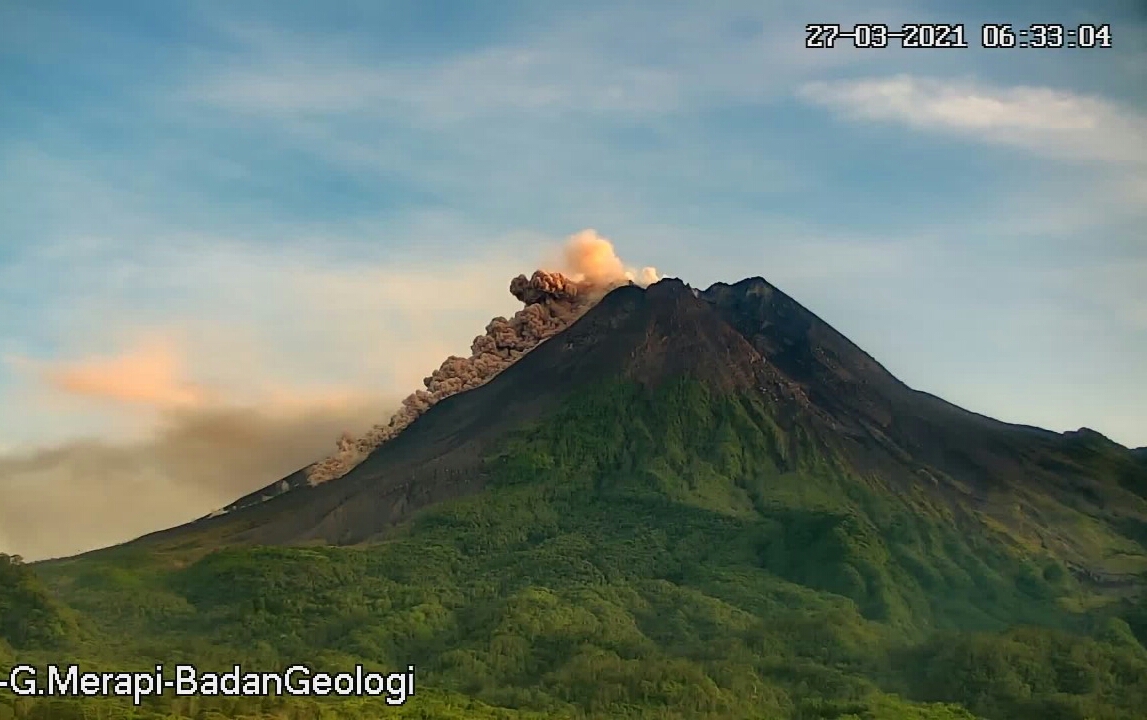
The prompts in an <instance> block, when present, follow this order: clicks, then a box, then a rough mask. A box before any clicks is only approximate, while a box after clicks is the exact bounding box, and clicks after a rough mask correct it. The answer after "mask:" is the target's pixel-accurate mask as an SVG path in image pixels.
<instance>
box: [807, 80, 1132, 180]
mask: <svg viewBox="0 0 1147 720" xmlns="http://www.w3.org/2000/svg"><path fill="white" fill-rule="evenodd" d="M798 94H799V96H800V97H801V98H803V99H804V100H806V101H808V102H812V103H815V104H817V105H822V106H825V107H828V108H830V109H832V110H835V111H837V112H839V113H840V114H841V115H843V116H845V117H847V118H851V119H858V120H869V121H878V122H895V123H901V124H904V125H907V126H908V127H910V128H913V129H918V130H932V131H939V132H949V133H954V134H958V135H961V136H964V137H967V138H971V139H975V140H982V141H986V142H992V143H1000V144H1006V145H1013V146H1017V147H1022V148H1025V149H1027V150H1031V151H1034V152H1038V153H1040V154H1043V155H1047V156H1051V157H1057V158H1065V159H1076V160H1089V161H1101V162H1106V163H1113V164H1129V165H1139V166H1141V165H1144V164H1147V115H1144V114H1142V113H1139V112H1137V111H1135V110H1133V109H1130V108H1124V107H1120V106H1118V105H1117V104H1115V103H1113V102H1110V101H1107V100H1104V99H1102V98H1098V97H1092V96H1088V95H1082V94H1078V93H1074V92H1070V91H1064V90H1055V89H1051V88H1046V87H1028V86H1015V87H996V86H992V85H988V84H985V83H981V82H978V81H974V80H946V79H945V80H941V79H932V78H921V77H915V76H913V75H897V76H894V77H886V78H876V79H863V80H845V81H829V82H824V81H822V82H812V83H808V84H805V85H803V86H802V87H801V88H800V90H799V93H798Z"/></svg>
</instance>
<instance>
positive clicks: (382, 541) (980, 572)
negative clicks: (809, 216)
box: [0, 278, 1147, 720]
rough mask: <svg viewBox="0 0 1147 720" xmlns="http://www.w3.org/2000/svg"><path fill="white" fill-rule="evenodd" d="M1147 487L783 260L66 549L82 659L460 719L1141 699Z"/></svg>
mask: <svg viewBox="0 0 1147 720" xmlns="http://www.w3.org/2000/svg"><path fill="white" fill-rule="evenodd" d="M1145 488H1147V468H1144V466H1143V464H1142V460H1141V458H1140V457H1137V455H1136V453H1133V452H1132V451H1129V450H1127V449H1126V448H1123V447H1121V446H1119V445H1117V444H1115V443H1113V442H1111V441H1109V440H1107V439H1106V438H1104V437H1102V436H1101V435H1099V434H1098V433H1095V432H1093V431H1089V430H1080V431H1077V432H1073V433H1065V434H1057V433H1053V432H1049V431H1046V430H1040V429H1036V428H1028V427H1021V426H1015V425H1009V424H1005V423H1000V422H998V421H995V420H992V419H990V418H986V417H983V416H980V415H976V414H974V413H971V412H968V411H965V410H963V409H960V408H958V407H955V406H953V405H951V404H948V403H946V402H944V401H942V400H940V399H938V398H935V397H933V396H930V395H927V394H925V393H920V392H918V391H915V390H912V389H911V388H908V387H907V386H905V385H904V384H903V383H900V382H899V381H898V380H896V378H894V377H893V376H892V375H891V374H889V373H888V372H887V371H886V370H885V369H884V368H882V367H881V366H880V365H879V364H878V363H877V362H876V361H875V360H873V359H872V358H871V357H869V356H868V355H866V354H865V353H864V352H863V351H861V350H860V349H859V348H857V347H856V346H855V345H853V344H852V343H851V342H849V341H848V340H847V339H846V338H845V337H844V336H843V335H841V334H840V333H838V332H836V331H835V330H833V329H832V328H831V327H830V326H828V325H827V324H826V323H824V322H823V321H821V320H819V319H818V318H816V317H815V316H814V315H813V314H812V313H810V312H809V311H807V310H806V309H804V308H803V307H801V306H800V305H799V304H797V303H796V302H795V301H793V300H792V299H791V298H788V297H787V296H785V295H784V294H783V293H781V292H780V291H779V290H777V289H776V288H773V287H772V286H770V285H768V283H766V282H765V281H763V280H761V279H759V278H757V279H750V280H746V281H743V282H741V283H737V284H735V285H715V286H713V287H712V288H709V289H708V290H706V291H704V292H698V291H695V290H693V289H691V288H689V287H688V286H686V285H684V284H682V283H681V282H679V281H662V282H660V283H657V284H655V285H652V286H650V287H649V288H648V289H647V290H642V289H640V288H637V287H623V288H620V289H618V290H616V291H614V292H612V293H610V294H609V295H607V296H606V297H605V298H604V299H603V300H602V301H601V302H600V303H599V304H598V305H597V306H596V307H594V308H593V309H592V310H590V311H589V312H588V313H586V314H585V315H584V316H583V317H582V318H581V319H580V320H578V321H577V322H576V323H574V324H573V325H572V326H570V327H569V328H568V329H567V330H565V331H564V332H562V333H560V334H558V335H556V336H554V337H553V338H551V339H550V340H548V341H546V342H545V343H543V344H542V345H540V346H538V347H537V348H536V349H535V350H533V351H532V352H530V353H528V354H527V355H525V356H524V357H523V358H522V359H521V360H519V361H518V362H517V363H516V364H514V365H512V366H511V367H509V368H508V369H507V370H505V371H504V372H502V373H501V374H499V375H498V376H496V377H495V378H494V379H493V380H491V381H490V382H488V383H487V384H485V385H483V386H481V387H479V388H477V389H475V390H472V391H469V392H466V393H462V394H459V395H456V396H453V397H450V398H448V399H446V400H443V401H442V402H440V403H438V404H437V405H435V406H434V407H432V408H431V409H430V410H429V411H427V412H426V413H425V414H424V415H422V416H421V417H419V418H418V419H417V420H416V421H414V422H413V424H411V425H410V426H409V427H408V428H407V429H406V430H404V431H403V432H402V433H401V434H400V435H398V436H397V437H396V438H395V439H393V440H391V441H390V442H388V443H386V444H385V445H383V446H381V447H380V448H379V449H378V450H376V451H375V452H374V453H373V454H371V455H370V457H368V458H367V459H366V460H365V461H364V462H363V463H362V464H360V465H359V466H357V467H356V468H355V469H354V470H352V471H351V472H350V473H348V474H346V475H344V476H342V477H340V478H337V479H335V480H331V481H329V482H327V483H324V484H320V485H317V486H314V487H311V486H309V485H307V484H305V483H301V484H299V486H298V488H297V489H294V490H290V491H288V492H285V493H283V494H280V495H277V496H274V497H271V498H270V499H269V500H266V501H262V497H263V495H264V494H270V493H271V490H268V491H267V492H266V493H256V494H254V495H253V496H251V497H250V498H248V499H246V500H243V501H240V502H237V503H236V504H235V505H234V506H233V507H234V509H233V510H232V511H230V512H228V513H226V514H223V515H220V516H217V517H211V518H207V519H204V520H201V521H197V522H195V523H191V524H189V525H186V526H183V527H180V528H175V529H172V530H170V531H166V532H163V533H157V534H155V535H152V536H149V537H147V538H143V539H141V541H139V542H136V543H133V544H129V545H127V546H123V547H119V548H113V549H110V550H107V551H103V552H97V553H92V554H89V555H88V556H84V557H80V558H74V559H69V560H62V561H56V562H52V563H47V564H42V565H38V566H37V571H38V572H39V573H40V575H41V577H42V578H43V580H44V581H45V582H46V583H47V587H48V588H49V589H50V591H51V594H52V599H53V601H54V602H58V603H66V605H67V607H68V608H69V611H74V612H75V613H78V614H79V616H80V617H81V618H82V619H83V621H84V623H85V625H84V626H85V628H89V629H90V632H91V633H93V637H95V638H96V639H95V640H84V639H82V638H78V637H77V638H75V639H74V642H73V645H72V647H71V649H70V652H71V653H72V655H73V656H76V655H79V656H83V657H89V658H98V659H99V661H100V662H102V663H104V664H105V665H106V666H109V667H117V666H122V665H124V664H125V663H135V664H139V665H141V666H143V667H147V666H149V664H150V663H153V662H155V661H158V660H159V659H163V658H170V657H180V658H185V659H189V660H193V661H195V662H196V663H199V664H200V665H201V666H212V665H220V666H224V667H230V665H231V664H232V663H234V662H243V663H245V664H248V665H251V666H253V667H256V666H257V667H261V668H263V667H280V666H284V665H286V664H289V663H292V662H303V661H305V662H308V663H312V664H317V665H320V666H327V667H348V666H350V665H352V664H353V663H356V662H365V663H367V664H369V665H371V666H378V667H384V668H393V667H405V666H406V664H407V663H414V664H415V665H417V667H418V668H419V671H420V673H422V677H423V679H422V680H420V683H422V685H421V687H424V688H427V692H428V693H432V694H433V696H432V699H428V700H425V702H426V703H427V705H425V706H422V707H423V708H424V709H425V712H426V713H427V714H430V716H449V715H448V713H449V712H454V713H456V716H466V711H465V710H459V708H463V707H466V703H480V705H474V706H473V707H475V708H478V709H476V710H475V711H474V712H475V714H477V713H479V712H481V713H486V712H490V713H495V712H497V713H503V714H502V715H501V716H503V717H520V716H526V715H528V714H530V713H540V714H543V715H545V716H548V717H579V718H584V717H634V718H637V717H642V718H704V717H711V718H786V719H791V720H805V719H806V718H814V717H815V718H860V717H863V718H872V719H883V718H886V719H887V720H893V719H899V718H936V719H938V718H948V719H953V718H961V719H962V720H969V719H971V718H974V717H982V718H991V719H992V720H997V719H998V720H1004V719H1007V720H1011V719H1013V718H1021V719H1022V718H1033V719H1034V718H1040V719H1041V720H1042V719H1043V718H1071V719H1073V720H1075V719H1077V720H1083V719H1084V718H1110V719H1111V720H1133V719H1136V718H1140V717H1141V708H1142V707H1147V603H1145V602H1144V597H1145V596H1144V593H1143V590H1144V589H1145V587H1147V575H1145V574H1144V573H1145V571H1147V532H1145V530H1147V492H1145ZM300 545H309V547H299V546H300ZM3 650H4V648H2V647H0V662H3V661H4V658H5V655H4V653H3V652H2V651H3ZM20 656H21V657H31V658H33V659H34V658H35V657H37V656H36V655H34V654H32V655H28V653H27V652H24V651H22V654H21V655H20ZM44 657H46V656H44ZM2 701H3V697H2V696H0V717H4V715H3V712H4V706H3V702H2ZM260 702H262V701H260ZM378 702H379V703H381V701H378ZM418 702H424V701H423V699H422V698H418V699H417V702H416V703H413V704H412V706H411V708H412V709H411V710H410V712H411V713H412V716H418V715H416V714H414V713H417V712H419V710H418V709H417V708H418V707H419V706H418V704H417V703H418ZM431 702H435V703H437V702H441V703H443V705H441V706H440V707H442V708H448V710H442V714H441V715H438V714H435V713H436V712H437V711H432V710H430V709H426V708H431V707H439V706H432V705H430V704H429V703H431ZM181 703H183V704H181ZM943 703H957V704H958V706H954V705H945V704H943ZM218 707H222V706H216V705H209V704H197V705H192V704H190V701H186V702H184V701H182V700H171V701H163V702H162V703H159V702H157V704H156V705H155V709H156V712H157V713H159V712H162V713H167V714H168V715H174V716H176V717H194V716H196V715H197V714H204V713H206V712H207V711H208V710H212V709H218ZM259 708H261V710H259ZM268 708H270V709H269V710H268ZM328 709H331V708H325V709H324V708H312V707H309V706H308V707H302V706H299V705H297V704H295V705H292V704H290V703H287V704H280V705H258V706H256V705H255V704H254V701H252V702H251V703H248V704H246V705H243V704H234V705H231V706H227V708H225V709H224V710H223V711H224V712H227V713H231V714H237V713H240V712H248V713H249V714H250V715H252V716H255V715H256V710H258V711H259V712H262V711H263V710H266V711H267V712H268V713H271V712H274V713H279V714H278V715H272V714H266V715H263V716H264V717H296V718H298V717H320V716H322V713H323V712H325V711H326V710H328ZM84 711H86V710H84ZM280 711H281V712H280ZM385 711H386V707H385V706H383V705H381V704H377V703H376V704H374V705H371V704H370V702H368V701H363V703H360V704H350V703H341V704H337V712H338V713H341V715H339V716H342V717H373V716H376V715H379V714H382V713H383V712H385ZM44 712H46V713H47V715H46V716H52V715H51V712H48V711H44ZM61 712H62V711H61ZM331 712H332V713H333V712H336V710H331ZM74 715H75V716H77V717H81V716H83V715H82V714H81V710H78V709H77V710H76V712H75V713H74ZM41 716H45V715H43V714H42V715H41ZM59 716H61V717H63V716H65V715H62V714H61V715H59Z"/></svg>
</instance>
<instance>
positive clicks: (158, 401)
mask: <svg viewBox="0 0 1147 720" xmlns="http://www.w3.org/2000/svg"><path fill="white" fill-rule="evenodd" d="M184 373H185V368H184V367H183V362H182V360H181V358H180V357H179V356H178V355H177V354H176V352H175V350H174V348H173V347H172V345H171V344H169V343H166V342H163V341H155V340H152V341H147V342H145V343H143V344H140V345H139V346H137V347H135V348H132V349H130V350H128V351H127V352H125V353H123V354H120V355H115V356H110V357H107V356H105V357H95V358H90V359H87V360H82V361H78V362H73V363H65V364H58V365H51V366H47V367H43V368H41V370H40V375H41V377H42V379H43V380H44V381H45V382H46V383H47V384H48V385H49V386H50V387H51V388H53V389H55V390H57V391H59V392H63V393H66V394H69V395H76V396H80V397H87V398H92V399H96V400H103V401H110V402H114V403H120V404H131V405H147V406H151V407H155V408H178V407H197V406H201V405H203V404H204V403H206V402H208V401H209V400H210V393H208V391H207V389H206V388H204V387H202V386H199V385H196V384H195V383H192V382H190V381H189V380H187V379H186V377H184Z"/></svg>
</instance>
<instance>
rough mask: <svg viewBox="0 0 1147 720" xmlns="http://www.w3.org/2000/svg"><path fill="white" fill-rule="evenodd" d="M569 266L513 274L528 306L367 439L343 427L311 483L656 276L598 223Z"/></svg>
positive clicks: (571, 248) (440, 372)
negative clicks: (621, 253)
mask: <svg viewBox="0 0 1147 720" xmlns="http://www.w3.org/2000/svg"><path fill="white" fill-rule="evenodd" d="M564 266H565V267H564V268H563V269H564V270H565V271H566V274H563V273H560V272H547V271H545V270H536V271H534V273H533V275H531V276H530V277H526V276H525V275H519V276H518V277H516V278H514V279H513V280H511V281H510V293H511V294H513V296H514V297H516V298H517V299H518V300H520V301H521V302H522V303H523V304H524V305H525V307H523V308H522V309H521V310H519V311H518V312H516V313H514V315H513V317H511V318H509V319H506V318H504V317H496V318H494V319H493V320H491V321H490V323H489V324H488V325H487V326H486V332H485V334H483V335H479V336H478V337H476V338H474V342H473V343H472V344H471V346H470V356H469V357H465V358H463V357H458V356H456V355H452V356H450V357H448V358H446V360H445V361H444V362H443V363H442V365H441V366H440V367H439V368H438V369H437V370H435V371H434V372H433V373H431V374H430V376H429V377H427V378H425V379H424V380H423V385H425V386H426V389H424V390H418V391H416V392H414V393H412V394H411V395H410V396H408V397H407V398H406V399H405V400H403V401H402V407H401V408H400V409H399V410H398V412H397V413H395V414H394V416H393V417H392V418H390V420H389V421H388V422H387V423H386V424H383V425H375V426H374V427H373V428H371V430H370V431H369V432H367V433H366V434H365V435H363V436H362V437H361V438H358V439H355V438H353V437H352V436H350V435H349V434H346V433H344V434H343V436H342V437H341V438H339V440H338V442H337V443H336V448H337V449H336V452H335V454H334V455H331V456H330V457H328V458H327V459H325V460H322V461H320V462H318V463H315V464H314V465H311V466H310V467H308V468H307V470H306V475H307V479H308V481H310V483H311V484H313V485H317V484H319V483H323V482H327V481H329V480H333V479H335V478H338V477H341V476H343V475H345V474H346V473H347V472H349V471H350V470H351V469H352V468H354V467H355V466H356V465H358V464H359V463H360V462H362V461H363V460H364V459H365V458H366V456H367V455H369V454H370V453H371V452H372V451H373V450H375V449H376V448H378V447H379V446H380V445H382V444H383V443H385V442H387V441H388V440H390V439H391V438H393V437H395V436H396V435H398V434H399V433H400V432H402V431H403V430H404V429H406V428H407V427H408V426H409V425H410V424H411V423H412V422H414V421H415V420H416V419H418V417H419V416H420V415H422V414H423V413H424V412H426V411H427V410H429V409H430V408H431V407H433V406H434V405H435V404H437V403H439V402H441V401H442V400H444V399H446V398H448V397H450V396H451V395H456V394H458V393H460V392H464V391H466V390H472V389H474V388H476V387H479V386H481V385H484V384H485V383H487V382H489V381H490V380H491V379H493V378H494V377H495V376H496V375H498V373H500V372H502V371H503V370H505V369H506V368H508V367H509V366H511V365H513V364H514V363H515V362H517V361H518V359H519V358H521V357H522V356H523V355H525V354H526V353H528V352H529V351H530V350H533V349H534V348H535V347H537V346H538V345H539V344H541V343H542V342H543V341H545V340H547V339H549V338H551V337H553V336H554V335H557V334H558V333H560V332H561V331H562V330H565V329H566V328H567V327H569V326H570V325H571V324H572V323H573V322H574V321H575V320H577V319H578V318H579V317H581V316H582V315H583V314H585V312H586V311H587V310H589V309H590V308H591V307H593V305H595V304H596V303H597V301H598V300H600V299H601V298H602V297H603V296H604V295H605V294H606V293H607V292H609V291H610V290H612V289H613V288H616V287H618V286H620V285H624V284H626V283H636V284H638V285H641V286H645V285H648V284H650V283H652V282H656V281H657V280H658V274H657V271H656V270H655V269H654V268H650V267H647V268H643V269H642V270H641V271H639V272H634V271H633V270H630V269H628V268H626V267H625V265H624V263H622V261H621V259H620V258H618V256H617V253H616V252H615V251H614V248H613V243H611V242H610V241H609V240H607V239H606V238H604V237H602V236H600V235H598V234H597V232H596V231H594V230H583V231H581V232H579V233H577V234H575V235H573V236H571V237H570V238H569V240H568V241H567V243H566V246H565V252H564Z"/></svg>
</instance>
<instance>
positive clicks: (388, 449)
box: [149, 280, 795, 543]
mask: <svg viewBox="0 0 1147 720" xmlns="http://www.w3.org/2000/svg"><path fill="white" fill-rule="evenodd" d="M683 375H688V376H690V377H694V378H697V379H699V380H701V381H703V382H705V383H706V384H708V385H710V386H712V387H714V388H719V389H723V390H730V391H731V390H734V389H748V388H753V387H756V388H759V389H760V390H761V391H762V392H768V393H770V394H771V395H772V396H773V397H775V398H777V399H782V398H790V397H793V395H794V392H795V389H794V387H793V386H792V385H791V383H788V382H787V381H786V380H785V379H784V378H783V377H781V376H780V374H779V373H777V372H776V371H775V369H774V368H772V367H771V366H770V365H768V364H767V363H764V362H762V360H761V358H760V356H759V355H758V354H757V353H756V352H755V351H754V350H753V348H752V347H751V346H750V345H749V344H748V343H747V342H746V341H745V340H744V338H742V337H741V336H740V335H739V334H738V333H736V332H735V331H733V330H732V328H730V327H728V326H727V325H725V324H724V323H722V322H721V321H720V319H719V318H718V317H716V315H715V314H714V312H713V309H712V307H711V306H710V304H708V303H706V302H704V301H703V300H700V299H699V298H698V297H696V296H695V295H694V294H693V293H692V292H691V291H690V290H689V289H688V288H687V287H686V286H685V285H684V284H683V283H681V282H680V281H677V280H666V281H662V282H659V283H657V284H656V285H654V286H652V287H651V288H650V289H649V290H641V289H640V288H638V287H636V286H626V287H622V288H619V289H617V290H615V291H613V292H612V293H610V294H609V295H607V296H606V297H605V298H604V299H603V300H602V301H601V302H600V303H599V304H598V305H597V306H596V307H595V308H594V309H593V310H591V311H590V312H589V313H587V314H586V315H585V316H584V317H583V318H581V319H580V320H579V321H577V322H576V323H574V325H573V326H572V327H570V328H569V329H568V330H566V331H565V332H564V333H562V334H561V335H559V336H558V337H556V338H554V339H552V340H551V341H549V342H546V343H543V344H542V345H541V346H540V347H538V348H537V349H536V350H534V351H533V352H531V353H529V354H528V355H526V356H525V357H524V358H523V359H522V360H520V361H518V362H517V363H516V364H515V365H513V366H511V367H510V368H509V369H508V370H506V371H505V372H503V373H501V374H500V375H498V376H497V377H496V378H494V379H493V380H492V381H491V382H489V383H487V384H486V385H485V386H483V387H481V388H479V389H477V390H474V391H471V392H467V393H462V394H459V395H456V396H454V397H451V398H448V399H446V400H445V401H443V402H441V403H439V404H438V405H436V406H435V407H433V408H431V409H430V410H429V411H428V412H427V413H426V415H425V416H423V417H422V418H420V419H419V420H418V421H416V422H415V423H414V424H413V425H412V426H411V427H409V428H408V429H407V430H406V431H404V432H403V433H402V434H401V435H399V436H398V437H397V438H395V439H394V440H392V441H390V442H388V443H387V444H385V445H384V446H382V447H381V448H379V449H378V450H377V451H375V452H374V453H373V454H372V455H371V456H370V457H369V458H368V459H367V460H366V461H365V462H363V463H362V464H361V465H359V466H358V467H357V468H355V469H354V470H353V471H351V472H350V473H348V474H347V475H346V476H344V477H342V478H339V479H338V480H336V481H333V482H330V483H325V484H322V485H319V486H316V487H310V486H308V485H306V483H305V482H302V472H301V471H300V472H299V473H296V474H295V475H294V476H292V477H291V478H287V479H286V482H287V483H288V484H289V485H291V486H297V487H298V489H296V490H293V491H291V492H288V493H285V494H282V495H277V496H275V497H273V498H271V499H269V500H267V501H265V502H261V501H260V500H261V499H262V498H264V497H268V496H271V495H274V486H271V487H270V488H268V489H264V490H260V491H257V492H255V493H252V494H251V495H249V496H247V497H246V498H242V499H240V500H239V501H237V502H236V503H234V504H233V505H232V506H231V507H232V508H233V510H232V512H231V513H229V514H228V515H223V516H219V517H213V518H206V519H204V520H201V521H199V522H197V523H194V524H193V525H192V526H190V527H188V528H187V530H192V529H193V530H194V531H199V532H212V533H215V532H219V531H222V532H223V533H225V534H226V536H227V537H228V538H230V539H231V540H233V541H236V542H259V543H284V542H299V541H307V540H316V539H317V540H324V541H328V542H338V543H353V542H358V541H361V540H363V539H366V538H368V537H371V536H372V535H374V534H377V533H379V532H381V531H383V530H385V529H386V528H387V527H390V526H391V525H393V524H394V523H395V522H399V521H401V520H402V519H404V518H405V517H407V516H408V515H409V513H410V512H412V511H413V510H416V509H417V508H419V507H424V506H426V505H428V504H431V503H434V502H437V501H440V500H445V499H448V498H452V497H457V496H460V495H465V494H469V493H472V492H476V491H477V490H479V489H481V487H482V486H483V483H484V477H485V475H484V471H483V470H482V457H483V453H484V451H485V449H486V448H487V447H488V446H489V445H490V442H491V441H492V440H493V439H496V438H498V437H500V436H501V435H502V434H504V433H505V432H506V431H507V430H509V429H512V428H514V427H517V426H520V425H522V424H523V423H527V422H529V421H530V420H533V419H535V418H537V417H539V416H541V415H543V414H544V413H545V412H546V411H548V410H551V409H552V408H553V407H555V405H556V404H557V403H559V402H560V401H561V400H563V399H565V398H566V397H569V396H570V395H571V394H574V393H576V392H578V391H579V389H580V388H582V387H585V386H587V385H590V384H593V383H595V382H597V381H599V380H600V379H603V378H618V377H624V378H632V379H634V380H637V381H639V382H642V383H645V384H648V385H651V386H652V385H656V384H658V383H659V382H661V381H663V380H665V379H667V378H673V377H678V376H683ZM174 532H175V533H176V534H178V533H179V532H183V530H181V529H177V530H176V531H174ZM171 536H172V533H171V532H166V533H160V534H158V535H156V536H152V537H151V538H149V539H150V540H152V541H155V540H164V539H167V538H170V537H171Z"/></svg>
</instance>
